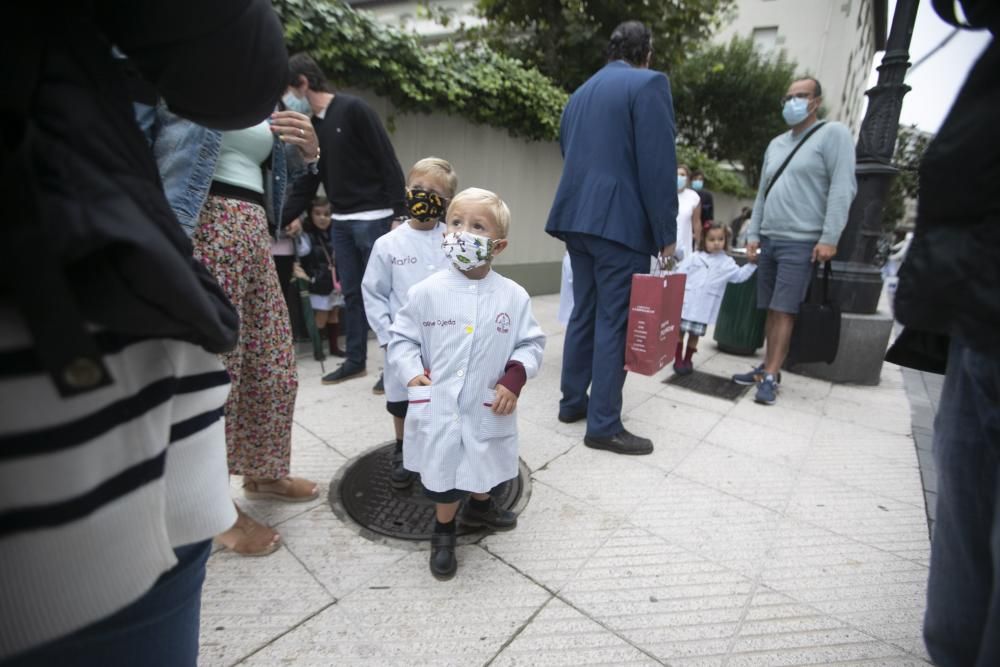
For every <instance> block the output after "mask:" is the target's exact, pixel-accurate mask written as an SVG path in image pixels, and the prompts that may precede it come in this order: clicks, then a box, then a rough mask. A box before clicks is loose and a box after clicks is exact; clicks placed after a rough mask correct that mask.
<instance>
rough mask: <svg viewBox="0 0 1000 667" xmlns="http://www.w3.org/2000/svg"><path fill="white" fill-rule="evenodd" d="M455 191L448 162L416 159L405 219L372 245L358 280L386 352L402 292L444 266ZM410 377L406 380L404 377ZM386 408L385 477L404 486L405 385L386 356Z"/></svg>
mask: <svg viewBox="0 0 1000 667" xmlns="http://www.w3.org/2000/svg"><path fill="white" fill-rule="evenodd" d="M457 189H458V175H457V174H455V169H454V168H453V167H452V166H451V163H449V162H448V161H447V160H442V159H441V158H437V157H425V158H424V159H422V160H418V161H417V163H416V164H414V165H413V167H411V168H410V173H409V174H407V176H406V207H407V209H408V210H409V213H410V217H409V219H408V220H407V221H406V222H404V223H403V224H401V225H400V226H399V227H396V228H395V229H393V230H392V231H391V232H389V233H388V234H385V235H384V236H380V237H379V238H378V240H376V241H375V245H374V246H372V253H371V259H369V260H368V267H367V268H366V269H365V276H364V278H363V279H362V281H361V295H362V298H363V299H364V304H365V315H366V316H367V317H368V324H369V325H371V328H372V331H374V332H375V336H376V337H377V338H378V344H379V345H380V346H382V349H383V350H386V349H387V347H388V345H389V327H391V326H392V323H393V321H394V320H395V319H396V313H397V312H399V309H400V308H402V307H403V304H405V303H406V293H407V292H408V291H409V289H410V288H411V287H413V286H414V285H416V284H417V283H419V282H420V281H421V280H423V279H424V278H426V277H427V276H430V275H432V274H434V273H437V272H438V271H443V270H444V269H446V268H448V259H447V258H446V257H445V255H444V251H443V250H442V249H441V239H442V238H444V231H445V227H444V222H443V220H444V214H445V211H446V210H447V208H448V202H449V201H450V200H451V198H452V197H454V196H455V191H456V190H457ZM407 379H409V378H407ZM383 384H384V387H385V409H386V410H387V411H388V412H389V414H390V415H392V423H393V428H394V429H395V431H396V451H395V452H394V454H393V457H392V471H391V472H390V474H389V481H390V483H391V484H392V486H393V487H394V488H396V489H405V488H407V487H409V486H410V485H411V484H412V483H413V479H414V477H415V475H414V474H413V473H412V472H410V471H409V470H407V469H406V468H405V467H404V466H403V427H404V423H405V422H404V420H405V419H406V410H407V405H408V403H407V400H406V384H405V382H401V381H400V380H399V379H398V378H397V375H396V373H395V371H394V370H393V369H392V367H391V366H390V364H389V359H388V355H386V362H385V372H384V375H383Z"/></svg>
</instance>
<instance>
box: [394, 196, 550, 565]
mask: <svg viewBox="0 0 1000 667" xmlns="http://www.w3.org/2000/svg"><path fill="white" fill-rule="evenodd" d="M446 220H447V222H446V225H447V230H448V234H447V236H445V240H444V243H443V247H444V250H445V252H446V254H448V256H449V258H450V261H451V263H452V267H450V268H449V270H447V271H443V272H441V273H436V274H434V275H433V276H431V277H430V278H427V279H426V280H424V281H423V282H421V283H418V284H417V285H415V286H414V287H413V288H412V289H410V293H409V299H408V301H407V303H406V305H404V306H403V307H402V308H401V309H400V311H399V313H397V315H396V319H395V321H394V322H393V324H392V340H391V342H390V343H389V365H390V367H392V368H393V369H395V370H396V372H397V374H398V376H399V378H400V380H403V381H405V382H406V383H407V386H408V395H409V401H410V405H409V410H408V411H407V414H406V436H405V438H406V439H405V444H404V446H403V454H404V457H405V464H406V467H407V469H409V470H414V471H416V472H419V473H420V479H421V482H422V483H423V486H424V493H425V494H426V496H427V497H428V498H430V499H431V500H433V501H434V503H435V512H436V517H437V522H436V524H435V526H434V534H433V535H432V537H431V554H430V570H431V574H433V575H434V576H435V577H436V578H438V579H449V578H451V577H452V576H454V574H455V571H456V570H457V568H458V561H457V560H456V558H455V520H456V519H455V517H456V515H457V513H458V508H459V504H460V502H461V501H462V500H463V499H464V498H465V497H467V496H469V495H470V494H471V498H469V502H468V504H467V505H466V507H465V510H464V513H463V515H462V517H461V521H462V523H463V524H465V525H470V526H486V527H489V528H492V529H494V530H510V529H511V528H513V527H514V526H515V525H516V524H517V516H516V515H515V514H514V513H513V512H511V511H510V510H507V509H504V508H502V507H500V506H499V505H498V504H497V503H496V502H495V501H494V500H493V498H491V497H490V490H491V489H493V488H494V487H495V486H497V485H498V484H500V483H502V482H505V481H507V480H509V479H512V478H514V477H516V476H517V469H518V438H517V415H516V413H515V412H514V409H515V408H516V406H517V402H518V396H519V395H520V392H521V388H522V387H523V386H524V384H525V382H527V379H528V378H530V377H534V376H535V374H536V373H537V372H538V368H539V366H540V365H541V363H542V350H543V349H544V347H545V334H544V333H543V332H542V330H541V328H540V327H539V326H538V323H537V322H536V321H535V317H534V315H532V312H531V299H530V297H528V293H527V292H525V290H524V288H523V287H521V286H520V285H518V284H517V283H515V282H514V281H513V280H510V279H508V278H505V277H503V276H501V275H500V274H498V273H496V272H495V271H493V270H492V268H491V263H492V261H493V258H494V257H495V256H497V255H499V254H500V253H501V252H503V251H504V250H505V249H506V248H507V244H508V241H507V229H508V227H509V225H510V210H509V209H508V208H507V205H506V204H504V203H503V201H502V200H501V199H500V198H499V197H497V196H496V195H495V194H494V193H492V192H489V191H488V190H481V189H479V188H469V189H467V190H463V191H462V192H460V193H458V195H456V196H455V199H454V200H453V201H452V203H451V206H449V207H448V215H447V218H446Z"/></svg>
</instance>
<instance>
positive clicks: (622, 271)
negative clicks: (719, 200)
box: [545, 21, 677, 454]
mask: <svg viewBox="0 0 1000 667" xmlns="http://www.w3.org/2000/svg"><path fill="white" fill-rule="evenodd" d="M652 54H653V43H652V35H651V33H650V31H649V29H648V28H646V27H645V26H644V25H643V24H641V23H639V22H638V21H628V22H625V23H622V24H621V25H619V26H618V27H617V28H615V30H614V32H613V33H612V34H611V41H610V43H609V44H608V64H607V65H605V66H604V68H602V69H601V70H600V71H599V72H597V73H596V74H594V76H592V77H590V79H588V80H587V82H586V83H584V84H583V85H582V86H580V88H578V89H577V91H576V92H575V93H573V95H572V96H571V97H570V99H569V103H568V104H567V105H566V109H565V110H564V111H563V115H562V124H561V127H560V145H561V148H562V153H563V158H564V161H565V165H564V167H563V174H562V179H561V180H560V181H559V189H558V190H557V192H556V198H555V202H553V204H552V210H551V211H550V213H549V220H548V223H547V224H546V226H545V231H547V232H548V233H549V234H551V235H553V236H555V237H557V238H560V239H562V240H563V241H564V242H565V243H566V249H567V251H568V252H569V257H570V263H571V264H572V267H573V299H574V306H573V315H572V317H571V318H570V321H569V326H568V328H567V331H566V343H565V345H564V348H563V367H562V400H561V401H560V403H559V420H560V421H563V422H567V423H569V422H575V421H579V420H580V419H583V418H586V419H587V433H586V437H585V438H584V444H586V445H587V446H588V447H593V448H595V449H606V450H610V451H613V452H617V453H619V454H649V453H650V452H652V451H653V443H652V441H651V440H649V439H648V438H642V437H639V436H637V435H634V434H632V433H630V432H628V431H627V430H625V427H624V426H623V425H622V419H621V412H622V386H623V385H624V384H625V333H626V332H625V328H626V324H627V323H628V303H629V291H630V289H631V285H632V274H634V273H648V271H649V263H650V256H651V255H656V254H657V253H659V254H660V255H662V256H664V257H669V256H671V255H673V252H674V240H675V237H676V235H677V188H676V187H675V178H674V175H675V174H676V173H677V156H676V154H675V148H674V108H673V101H672V100H671V97H670V83H669V82H668V81H667V77H666V76H665V75H664V74H662V73H660V72H655V71H653V70H651V69H649V63H650V58H651V57H652ZM588 387H591V392H590V397H589V399H588V396H587V388H588Z"/></svg>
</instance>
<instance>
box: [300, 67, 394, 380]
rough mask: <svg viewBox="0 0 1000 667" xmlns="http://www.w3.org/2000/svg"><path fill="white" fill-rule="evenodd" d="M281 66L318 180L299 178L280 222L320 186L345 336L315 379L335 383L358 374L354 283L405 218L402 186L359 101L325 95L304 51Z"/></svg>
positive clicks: (361, 327) (376, 124) (380, 131)
mask: <svg viewBox="0 0 1000 667" xmlns="http://www.w3.org/2000/svg"><path fill="white" fill-rule="evenodd" d="M288 68H289V82H288V83H289V90H288V94H286V95H285V97H284V100H285V104H286V105H287V106H288V108H290V109H292V110H293V111H300V112H303V113H311V114H313V125H314V126H315V127H316V135H317V137H318V138H319V147H320V151H321V153H320V160H319V174H317V175H313V174H307V175H306V176H304V177H303V178H301V179H299V181H298V182H297V183H296V184H295V186H294V187H293V189H292V193H291V195H289V197H288V201H287V202H286V203H285V212H284V220H283V223H282V224H286V225H287V224H288V223H289V222H291V221H292V220H293V219H295V218H296V217H298V216H299V215H301V214H302V212H303V211H305V210H306V208H307V207H308V206H309V202H311V201H312V200H313V197H315V195H316V190H317V188H318V187H319V184H320V183H321V182H322V183H323V188H324V189H325V190H326V196H327V198H328V199H329V200H330V211H331V215H330V217H331V218H332V219H333V224H332V225H331V227H330V238H331V240H332V241H333V250H334V253H336V261H337V275H338V277H339V278H340V284H341V288H342V290H343V293H344V311H345V312H344V317H343V324H342V326H343V330H344V335H345V336H346V337H347V359H346V360H345V361H344V363H342V364H341V365H340V366H339V367H338V368H337V369H336V370H334V371H333V372H332V373H327V374H326V375H325V376H323V384H337V383H338V382H343V381H344V380H348V379H350V378H353V377H358V376H360V375H364V374H365V363H366V360H367V356H368V320H367V319H366V318H365V309H364V304H363V303H362V301H361V279H362V278H363V277H364V274H365V267H367V266H368V256H369V255H370V254H371V251H372V246H373V245H375V240H376V239H377V238H378V237H380V236H382V235H383V234H385V233H386V232H388V231H389V226H390V223H391V222H392V219H393V217H395V216H397V215H404V214H406V206H405V204H404V198H405V189H406V185H405V182H404V181H403V170H402V168H401V167H400V166H399V160H398V159H396V153H395V151H394V150H393V148H392V143H391V142H390V141H389V135H388V134H387V133H386V131H385V128H383V127H382V121H381V120H379V117H378V115H377V114H376V113H375V112H374V111H373V110H372V108H371V107H369V106H368V105H367V104H366V103H365V102H364V100H362V99H360V98H357V97H354V96H353V95H346V94H344V93H339V92H338V93H334V92H331V90H330V86H329V84H328V83H327V81H326V76H325V75H324V74H323V70H321V69H320V68H319V65H317V64H316V61H315V60H313V59H312V58H310V57H309V56H308V55H306V54H304V53H299V54H297V55H294V56H292V57H291V58H289V61H288Z"/></svg>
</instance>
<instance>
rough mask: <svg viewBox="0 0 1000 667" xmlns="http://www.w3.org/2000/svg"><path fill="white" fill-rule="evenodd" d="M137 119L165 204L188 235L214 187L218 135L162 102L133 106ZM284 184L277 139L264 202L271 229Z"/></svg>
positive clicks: (282, 149) (282, 158) (283, 160)
mask: <svg viewBox="0 0 1000 667" xmlns="http://www.w3.org/2000/svg"><path fill="white" fill-rule="evenodd" d="M135 116H136V121H137V122H138V124H139V128H140V129H141V130H142V132H143V134H144V135H145V136H146V140H147V141H148V142H149V144H150V146H151V148H152V149H153V156H154V157H155V158H156V164H157V166H158V167H159V170H160V180H161V181H162V182H163V190H164V192H165V193H166V195H167V201H168V202H170V207H171V208H172V209H173V210H174V214H175V215H176V216H177V219H178V220H179V221H180V223H181V227H183V228H184V232H185V233H186V234H187V235H188V236H192V235H193V234H194V230H195V227H197V225H198V215H199V213H200V212H201V207H202V205H203V204H204V203H205V199H206V198H207V197H208V189H209V187H210V186H211V185H212V176H213V175H214V174H215V165H216V163H217V162H218V160H219V152H220V150H221V148H222V132H219V131H218V130H210V129H208V128H206V127H202V126H201V125H197V124H195V123H192V122H191V121H189V120H186V119H184V118H181V117H180V116H178V115H176V114H174V113H171V112H170V111H169V110H168V109H167V107H166V105H165V104H163V103H162V102H161V103H160V104H158V105H157V106H156V107H151V106H149V105H146V104H140V103H138V102H137V103H135ZM287 183H288V173H287V169H286V157H285V144H284V142H282V141H281V140H280V139H278V138H277V137H275V138H274V148H273V150H272V151H271V166H270V169H267V170H266V178H265V180H264V204H265V209H267V219H268V223H269V225H270V227H271V228H272V229H276V228H277V227H276V226H277V224H278V222H279V221H280V220H281V209H282V207H283V205H284V202H285V187H286V185H287Z"/></svg>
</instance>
